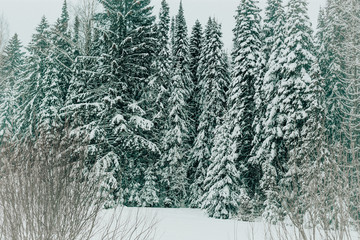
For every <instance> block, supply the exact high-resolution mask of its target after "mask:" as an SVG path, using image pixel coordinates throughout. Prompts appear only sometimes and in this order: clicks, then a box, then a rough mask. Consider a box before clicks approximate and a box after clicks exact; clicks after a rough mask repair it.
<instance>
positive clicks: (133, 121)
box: [68, 0, 159, 206]
mask: <svg viewBox="0 0 360 240" xmlns="http://www.w3.org/2000/svg"><path fill="white" fill-rule="evenodd" d="M101 3H102V5H103V11H102V12H101V13H99V14H98V15H97V17H96V22H95V24H96V26H97V27H96V31H95V32H94V39H95V42H94V43H93V48H92V50H91V51H90V52H91V56H83V57H78V58H77V59H78V66H77V68H78V70H76V74H78V75H79V76H80V79H82V80H81V81H77V80H76V79H75V80H76V81H74V86H75V87H74V88H73V89H77V90H80V91H82V92H80V95H78V96H79V97H81V98H79V99H77V98H76V97H75V96H76V92H74V93H73V100H72V101H71V102H70V104H69V106H68V109H70V110H71V109H72V110H75V111H80V114H82V115H83V117H81V118H80V119H83V120H81V121H79V123H78V126H77V129H79V130H82V131H83V134H85V137H84V139H85V142H86V144H88V145H89V156H88V160H87V162H88V166H89V169H90V171H93V172H95V174H97V175H98V176H100V177H104V178H105V180H104V181H103V194H104V197H106V198H107V199H108V200H109V201H108V204H107V205H108V206H112V205H114V204H117V203H119V202H122V203H124V204H127V205H140V204H141V199H140V196H139V192H140V190H141V188H142V187H143V185H144V183H145V179H144V175H145V171H146V170H147V167H148V166H149V165H150V163H152V161H153V160H154V159H153V158H154V155H158V153H159V149H158V147H157V145H156V144H155V143H154V142H152V140H151V139H149V137H151V134H152V129H153V127H154V123H153V122H152V121H151V120H149V118H150V117H152V116H149V115H150V114H149V113H148V112H147V111H146V106H144V105H145V103H146V101H145V96H146V94H145V92H146V87H147V86H148V79H149V76H150V73H151V62H152V60H153V53H155V47H154V46H155V38H154V32H153V29H154V20H155V18H154V17H153V16H152V7H150V6H149V5H150V1H149V0H145V1H139V2H137V4H133V1H131V0H122V1H114V0H104V1H101ZM130 13H131V14H130ZM76 86H79V88H78V87H76ZM81 109H88V112H86V114H85V115H84V114H83V113H84V111H83V110H81ZM120 169H121V171H120ZM120 179H121V182H120Z"/></svg>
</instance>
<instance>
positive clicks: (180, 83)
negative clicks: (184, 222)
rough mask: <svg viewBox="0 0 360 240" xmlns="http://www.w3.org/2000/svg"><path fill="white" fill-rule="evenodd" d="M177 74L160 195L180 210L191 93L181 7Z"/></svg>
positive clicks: (176, 46)
mask: <svg viewBox="0 0 360 240" xmlns="http://www.w3.org/2000/svg"><path fill="white" fill-rule="evenodd" d="M173 53H174V56H173V61H174V62H173V65H174V68H175V69H174V73H173V77H172V79H171V84H170V98H169V101H168V105H169V115H168V122H167V126H166V127H167V130H166V131H165V134H164V138H163V140H162V145H163V147H162V149H163V156H162V158H161V161H160V168H161V169H162V170H161V171H162V175H161V177H162V179H161V181H162V188H161V194H162V196H163V197H162V198H163V201H164V205H165V206H180V205H181V204H182V202H183V200H184V198H185V197H186V190H187V180H186V171H187V170H186V169H187V165H188V163H187V159H188V150H187V149H188V148H189V141H190V133H191V125H190V122H189V120H190V117H189V106H188V102H189V99H190V95H191V93H192V81H191V72H190V69H189V63H190V60H189V43H188V39H187V27H186V22H185V18H184V10H183V7H182V4H181V3H180V7H179V12H178V14H177V16H176V25H175V39H174V45H173Z"/></svg>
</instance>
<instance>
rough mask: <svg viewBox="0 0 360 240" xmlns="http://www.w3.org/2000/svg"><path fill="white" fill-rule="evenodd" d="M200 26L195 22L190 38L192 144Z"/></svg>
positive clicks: (196, 121)
mask: <svg viewBox="0 0 360 240" xmlns="http://www.w3.org/2000/svg"><path fill="white" fill-rule="evenodd" d="M202 34H203V33H202V26H201V24H200V22H199V20H196V22H195V25H194V26H193V28H192V31H191V36H190V45H189V51H190V71H191V79H192V82H193V86H194V91H193V94H192V95H191V99H190V101H189V104H190V107H191V110H190V111H191V116H190V117H191V120H192V122H193V124H192V125H193V126H194V128H193V130H194V132H193V133H192V134H191V138H192V139H191V142H193V141H194V140H195V139H194V138H195V137H196V134H197V131H196V129H197V127H198V125H199V116H200V109H199V107H200V106H199V97H200V96H199V91H200V89H199V75H198V67H199V64H200V55H201V46H202V40H203V39H202V37H203V36H202Z"/></svg>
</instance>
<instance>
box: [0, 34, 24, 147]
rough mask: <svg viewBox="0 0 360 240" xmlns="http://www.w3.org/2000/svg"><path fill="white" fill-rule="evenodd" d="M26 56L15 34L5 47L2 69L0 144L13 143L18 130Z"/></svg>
mask: <svg viewBox="0 0 360 240" xmlns="http://www.w3.org/2000/svg"><path fill="white" fill-rule="evenodd" d="M24 54H25V53H24V52H23V51H22V44H21V42H20V40H19V38H18V35H17V34H15V35H14V36H13V37H12V38H11V39H10V40H9V43H8V44H7V45H6V46H5V50H4V64H3V65H2V66H1V69H0V70H1V76H2V78H3V79H2V80H3V81H4V85H3V88H4V89H3V90H2V92H1V94H0V144H5V143H7V142H9V141H11V140H12V138H13V136H14V134H15V132H16V129H17V124H16V117H17V115H18V108H19V105H21V104H22V102H23V99H22V98H21V97H17V96H18V92H19V88H18V86H19V84H20V82H21V81H22V74H23V67H24V66H23V65H24Z"/></svg>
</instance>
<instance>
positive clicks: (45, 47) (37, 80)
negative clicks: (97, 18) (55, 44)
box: [16, 16, 50, 140]
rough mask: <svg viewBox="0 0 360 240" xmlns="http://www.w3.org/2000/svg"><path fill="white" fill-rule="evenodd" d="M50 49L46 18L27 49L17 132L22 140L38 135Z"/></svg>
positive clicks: (38, 27)
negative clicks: (43, 84) (43, 83)
mask: <svg viewBox="0 0 360 240" xmlns="http://www.w3.org/2000/svg"><path fill="white" fill-rule="evenodd" d="M49 48H50V31H49V23H48V21H47V19H46V17H45V16H44V17H42V19H41V22H40V23H39V25H38V26H37V28H36V33H35V34H33V36H32V39H31V42H30V43H29V46H28V47H27V50H28V52H29V56H28V57H27V58H26V64H25V66H24V68H25V69H24V80H23V82H22V92H21V93H19V95H20V96H21V97H22V98H23V99H24V101H23V104H22V105H21V106H20V109H19V115H18V118H17V124H18V130H17V132H16V135H17V136H18V138H19V139H21V140H29V139H36V136H37V134H38V124H39V112H40V105H41V102H42V100H43V97H44V96H43V93H44V92H43V89H42V88H43V86H42V80H43V78H44V76H45V72H46V69H47V66H48V59H47V57H48V54H49Z"/></svg>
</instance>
